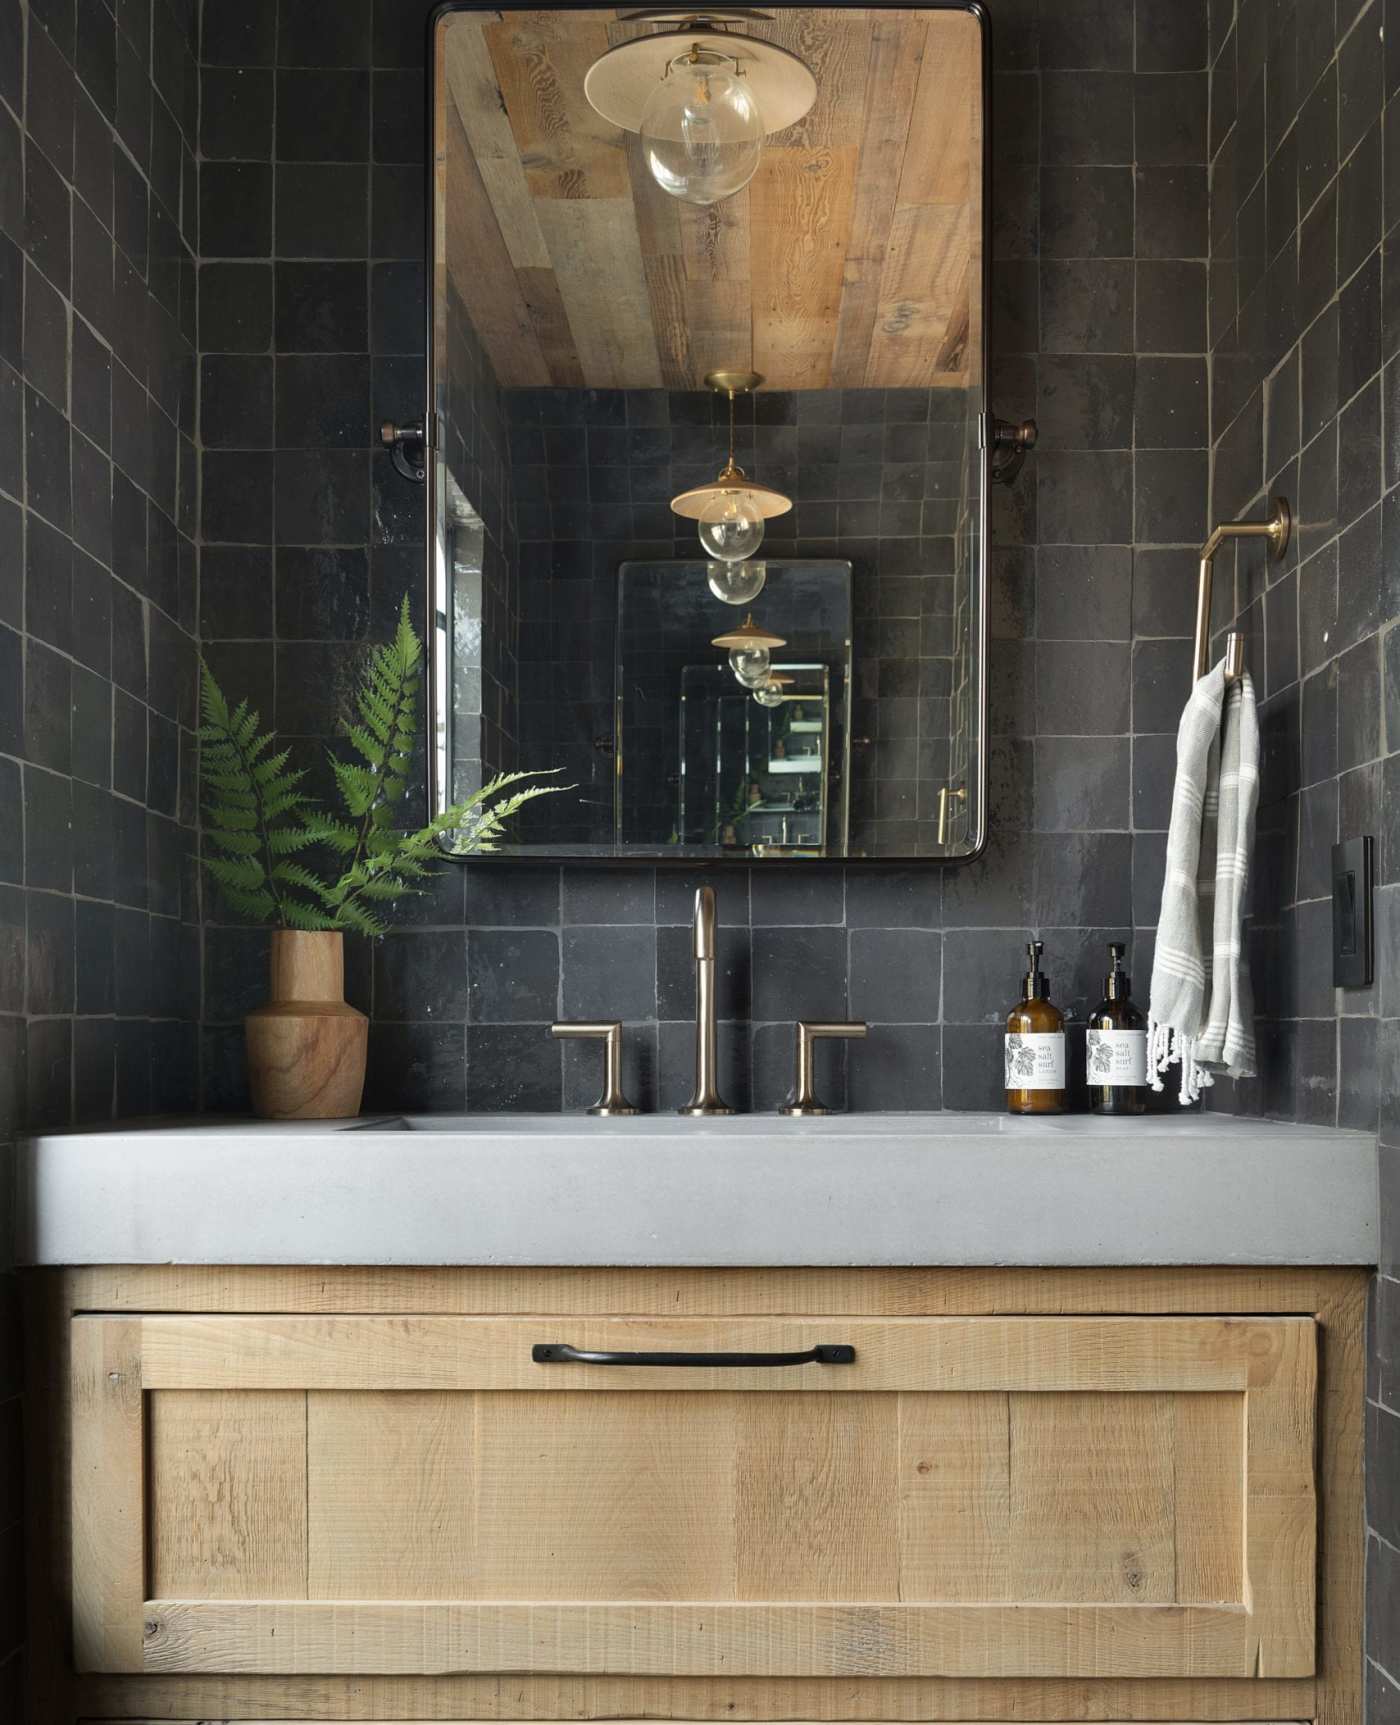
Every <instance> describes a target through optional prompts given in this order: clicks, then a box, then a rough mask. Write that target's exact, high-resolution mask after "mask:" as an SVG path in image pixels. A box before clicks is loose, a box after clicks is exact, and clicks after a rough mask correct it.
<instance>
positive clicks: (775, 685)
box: [753, 671, 796, 707]
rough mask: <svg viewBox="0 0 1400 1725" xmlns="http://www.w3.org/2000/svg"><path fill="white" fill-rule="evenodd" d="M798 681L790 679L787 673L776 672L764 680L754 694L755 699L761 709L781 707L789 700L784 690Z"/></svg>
mask: <svg viewBox="0 0 1400 1725" xmlns="http://www.w3.org/2000/svg"><path fill="white" fill-rule="evenodd" d="M795 681H796V679H795V678H793V677H789V676H788V675H787V673H786V672H785V671H774V672H773V674H772V676H771V677H765V678H764V680H763V681H762V682H761V683H760V684H759V686H758V687H757V688H756V689H755V690H754V692H753V698H754V700H755V701H757V702H758V704H759V706H760V707H781V706H782V704H783V702H784V701H785V700H786V699H787V696H786V695H784V693H783V690H784V689H786V688H787V687H788V686H789V685H790V684H792V683H793V682H795Z"/></svg>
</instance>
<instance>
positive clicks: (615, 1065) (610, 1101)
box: [549, 1019, 641, 1115]
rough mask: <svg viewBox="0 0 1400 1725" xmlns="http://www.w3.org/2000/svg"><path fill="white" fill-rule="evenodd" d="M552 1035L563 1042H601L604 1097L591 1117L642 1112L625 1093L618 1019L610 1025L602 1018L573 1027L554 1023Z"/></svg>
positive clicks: (572, 1025)
mask: <svg viewBox="0 0 1400 1725" xmlns="http://www.w3.org/2000/svg"><path fill="white" fill-rule="evenodd" d="M549 1033H550V1035H551V1036H555V1037H558V1038H559V1040H560V1041H563V1042H570V1041H582V1040H583V1039H584V1038H588V1037H597V1038H599V1039H600V1040H601V1041H602V1043H603V1045H604V1046H603V1094H602V1095H601V1096H600V1097H599V1098H598V1100H597V1101H596V1102H595V1103H594V1104H593V1106H592V1107H591V1108H590V1109H589V1110H588V1112H589V1113H590V1114H602V1115H615V1114H640V1113H641V1109H640V1108H634V1107H633V1106H632V1104H631V1103H630V1102H629V1101H628V1100H627V1097H626V1095H625V1094H624V1093H623V1089H622V1025H621V1023H620V1022H619V1021H618V1020H617V1019H613V1020H612V1022H611V1023H608V1022H606V1021H605V1020H603V1019H598V1020H596V1021H594V1020H591V1019H582V1020H579V1021H577V1022H575V1023H573V1024H552V1025H550V1027H549Z"/></svg>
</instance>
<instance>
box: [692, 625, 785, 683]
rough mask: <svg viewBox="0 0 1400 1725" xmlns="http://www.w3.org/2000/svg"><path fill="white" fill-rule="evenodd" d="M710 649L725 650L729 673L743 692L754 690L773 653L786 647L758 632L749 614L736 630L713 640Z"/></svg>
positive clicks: (768, 634)
mask: <svg viewBox="0 0 1400 1725" xmlns="http://www.w3.org/2000/svg"><path fill="white" fill-rule="evenodd" d="M710 645H711V646H712V647H725V648H727V649H728V651H729V669H730V670H731V671H732V672H733V673H734V675H735V677H736V678H737V679H738V681H739V682H740V683H742V684H743V686H744V687H745V688H746V689H756V688H757V687H758V686H759V684H760V683H762V682H763V680H764V678H765V677H766V676H767V675H768V669H769V666H770V665H771V663H772V657H773V649H774V648H775V647H786V646H787V641H786V640H785V639H784V638H783V636H781V635H775V634H773V632H772V630H770V629H761V628H760V627H759V626H758V624H757V623H755V622H754V620H753V612H752V611H750V613H749V614H748V616H747V617H745V619H744V621H743V624H742V626H741V627H740V628H738V629H727V630H726V631H725V632H724V634H723V635H716V636H714V638H713V639H712V640H711V642H710Z"/></svg>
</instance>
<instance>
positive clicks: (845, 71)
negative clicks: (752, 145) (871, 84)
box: [752, 6, 872, 150]
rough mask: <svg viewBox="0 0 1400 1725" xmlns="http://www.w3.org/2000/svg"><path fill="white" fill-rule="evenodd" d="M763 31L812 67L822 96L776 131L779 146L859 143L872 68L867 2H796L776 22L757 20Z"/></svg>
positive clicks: (825, 146)
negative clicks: (825, 4)
mask: <svg viewBox="0 0 1400 1725" xmlns="http://www.w3.org/2000/svg"><path fill="white" fill-rule="evenodd" d="M752 33H753V34H754V35H755V36H763V37H765V38H766V39H767V40H768V41H770V42H774V43H776V44H777V45H778V47H780V48H786V49H787V50H788V52H789V53H791V54H796V55H797V57H798V59H800V60H803V61H805V62H806V63H807V65H808V66H810V67H811V69H812V75H813V76H814V77H815V78H816V80H817V99H816V101H815V102H813V104H812V106H811V108H810V109H809V110H808V112H807V113H806V114H804V115H803V117H802V118H801V119H800V120H799V121H798V122H797V123H796V125H793V126H788V127H787V128H786V129H785V130H783V131H781V132H774V133H773V134H772V138H771V142H772V145H773V146H776V147H777V148H779V149H785V150H794V149H807V150H823V149H826V150H836V149H841V148H843V147H844V146H845V145H847V144H858V143H859V142H860V133H861V117H862V114H863V111H864V105H865V93H866V86H867V82H868V79H869V72H870V52H871V35H872V31H871V24H870V18H869V14H868V12H867V10H866V8H865V7H863V6H853V7H851V8H850V9H849V10H844V9H842V10H838V9H837V8H835V7H794V8H793V9H792V10H791V11H786V12H780V13H779V14H778V16H777V17H776V18H775V19H774V21H773V22H772V23H771V24H755V25H754V26H753V32H752Z"/></svg>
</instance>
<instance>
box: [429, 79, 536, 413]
mask: <svg viewBox="0 0 1400 1725" xmlns="http://www.w3.org/2000/svg"><path fill="white" fill-rule="evenodd" d="M443 218H444V219H443V233H444V239H445V246H446V255H447V273H448V275H449V276H450V277H451V280H452V283H453V285H454V286H455V287H456V289H457V292H458V293H459V294H460V295H461V297H462V303H463V305H464V306H465V307H466V308H467V314H468V316H469V317H470V318H471V320H472V323H473V325H474V326H475V328H476V333H477V334H478V335H479V336H480V338H481V341H482V345H483V346H484V347H485V349H486V351H487V353H488V354H489V355H490V356H491V365H492V368H493V369H494V371H495V373H496V379H497V381H498V382H499V383H501V384H502V385H506V384H508V385H510V386H511V387H513V388H528V387H534V386H539V385H544V384H548V383H549V381H550V375H549V367H548V365H547V364H546V363H545V359H544V355H543V354H542V353H541V352H540V344H539V341H538V339H537V337H536V335H535V331H534V326H533V324H532V323H531V320H530V312H529V308H528V306H527V305H526V304H525V299H524V296H523V295H522V294H521V292H520V283H519V280H518V279H517V277H516V273H515V268H514V265H513V264H512V263H511V259H510V253H509V251H508V250H507V249H506V243H505V240H504V239H503V238H502V235H501V230H500V225H499V224H498V222H497V220H496V214H495V211H494V210H493V209H492V208H491V200H490V198H489V197H488V195H487V192H486V186H485V183H484V182H483V180H482V178H481V175H480V174H479V173H478V172H477V168H476V158H475V157H474V156H473V155H472V151H471V145H470V144H469V143H468V141H467V135H466V132H465V131H464V130H463V129H462V123H461V121H460V120H459V119H458V118H457V116H456V111H455V109H452V108H450V107H449V112H448V124H447V186H446V194H445V198H444V209H443Z"/></svg>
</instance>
